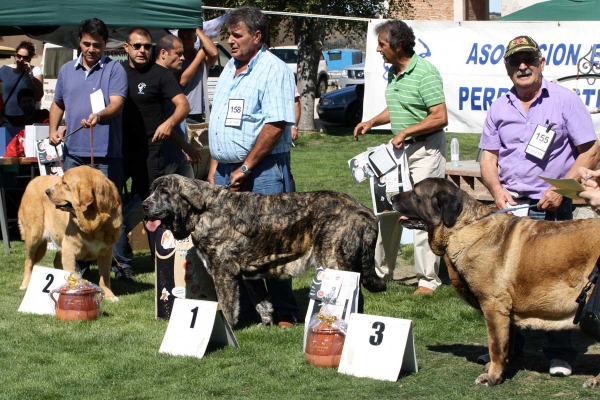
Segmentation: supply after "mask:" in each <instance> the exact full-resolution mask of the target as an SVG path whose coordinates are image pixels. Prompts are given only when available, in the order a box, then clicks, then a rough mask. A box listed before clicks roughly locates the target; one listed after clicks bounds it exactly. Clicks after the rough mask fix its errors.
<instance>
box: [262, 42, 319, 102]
mask: <svg viewBox="0 0 600 400" xmlns="http://www.w3.org/2000/svg"><path fill="white" fill-rule="evenodd" d="M269 50H270V51H271V53H273V54H275V55H276V56H277V57H279V58H280V59H281V60H282V61H283V62H285V63H286V64H287V65H288V67H290V69H291V70H292V72H293V73H294V76H295V77H296V79H298V77H297V72H298V46H280V47H271V48H270V49H269ZM328 86H329V75H328V74H327V62H326V61H325V56H324V55H323V54H321V59H320V60H319V70H318V72H317V93H316V96H317V97H321V95H322V94H323V93H325V92H327V87H328Z"/></svg>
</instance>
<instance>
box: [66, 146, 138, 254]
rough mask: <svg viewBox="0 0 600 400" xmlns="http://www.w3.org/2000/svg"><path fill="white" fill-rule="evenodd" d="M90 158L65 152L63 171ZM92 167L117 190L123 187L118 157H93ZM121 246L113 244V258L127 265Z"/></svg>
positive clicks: (89, 161) (87, 161)
mask: <svg viewBox="0 0 600 400" xmlns="http://www.w3.org/2000/svg"><path fill="white" fill-rule="evenodd" d="M91 161H92V159H91V158H90V157H77V156H73V155H71V154H66V155H65V159H64V161H63V167H64V169H65V171H68V170H69V169H71V168H75V167H79V166H81V165H88V166H89V165H90V164H91ZM93 167H94V168H96V169H98V170H100V171H101V172H102V173H103V174H104V176H106V177H107V178H108V179H110V180H111V181H112V182H113V183H114V184H115V186H116V187H117V191H118V192H119V193H121V189H122V188H123V162H122V160H121V159H120V158H108V157H94V166H93ZM120 249H121V247H120V246H119V243H118V242H117V243H116V244H115V245H114V246H113V258H114V259H116V260H117V261H118V262H119V263H120V264H124V265H127V264H129V263H130V262H131V260H129V259H128V258H126V257H125V255H124V254H123V251H121V250H120Z"/></svg>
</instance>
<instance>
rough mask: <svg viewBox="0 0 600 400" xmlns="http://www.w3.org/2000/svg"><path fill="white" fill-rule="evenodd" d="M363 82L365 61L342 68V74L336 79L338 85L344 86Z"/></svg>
mask: <svg viewBox="0 0 600 400" xmlns="http://www.w3.org/2000/svg"><path fill="white" fill-rule="evenodd" d="M364 83H365V63H360V64H355V65H350V66H349V67H346V68H344V70H343V71H342V76H340V78H339V79H338V86H339V87H340V88H345V87H346V86H350V85H361V84H364Z"/></svg>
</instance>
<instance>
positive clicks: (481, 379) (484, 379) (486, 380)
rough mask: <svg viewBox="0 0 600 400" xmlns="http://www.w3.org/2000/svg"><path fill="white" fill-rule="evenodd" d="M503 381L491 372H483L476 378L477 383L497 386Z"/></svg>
mask: <svg viewBox="0 0 600 400" xmlns="http://www.w3.org/2000/svg"><path fill="white" fill-rule="evenodd" d="M501 382H502V380H501V379H500V378H494V377H492V376H491V375H490V374H481V375H479V376H478V377H477V379H475V384H476V385H482V386H495V385H497V384H499V383H501Z"/></svg>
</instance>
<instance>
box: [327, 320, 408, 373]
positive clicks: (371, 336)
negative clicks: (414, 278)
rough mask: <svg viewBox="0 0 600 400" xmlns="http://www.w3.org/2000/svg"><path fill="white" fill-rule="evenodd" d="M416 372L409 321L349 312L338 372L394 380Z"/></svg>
mask: <svg viewBox="0 0 600 400" xmlns="http://www.w3.org/2000/svg"><path fill="white" fill-rule="evenodd" d="M400 370H402V371H405V372H417V371H418V367H417V357H416V354H415V346H414V338H413V333H412V321H410V320H408V319H398V318H390V317H380V316H377V315H367V314H356V313H355V314H352V315H351V316H350V321H349V323H348V331H347V335H346V341H345V344H344V349H343V351H342V358H341V360H340V366H339V368H338V372H340V373H343V374H348V375H354V376H360V377H368V378H374V379H381V380H386V381H392V382H395V381H396V380H397V379H398V375H399V374H400Z"/></svg>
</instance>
